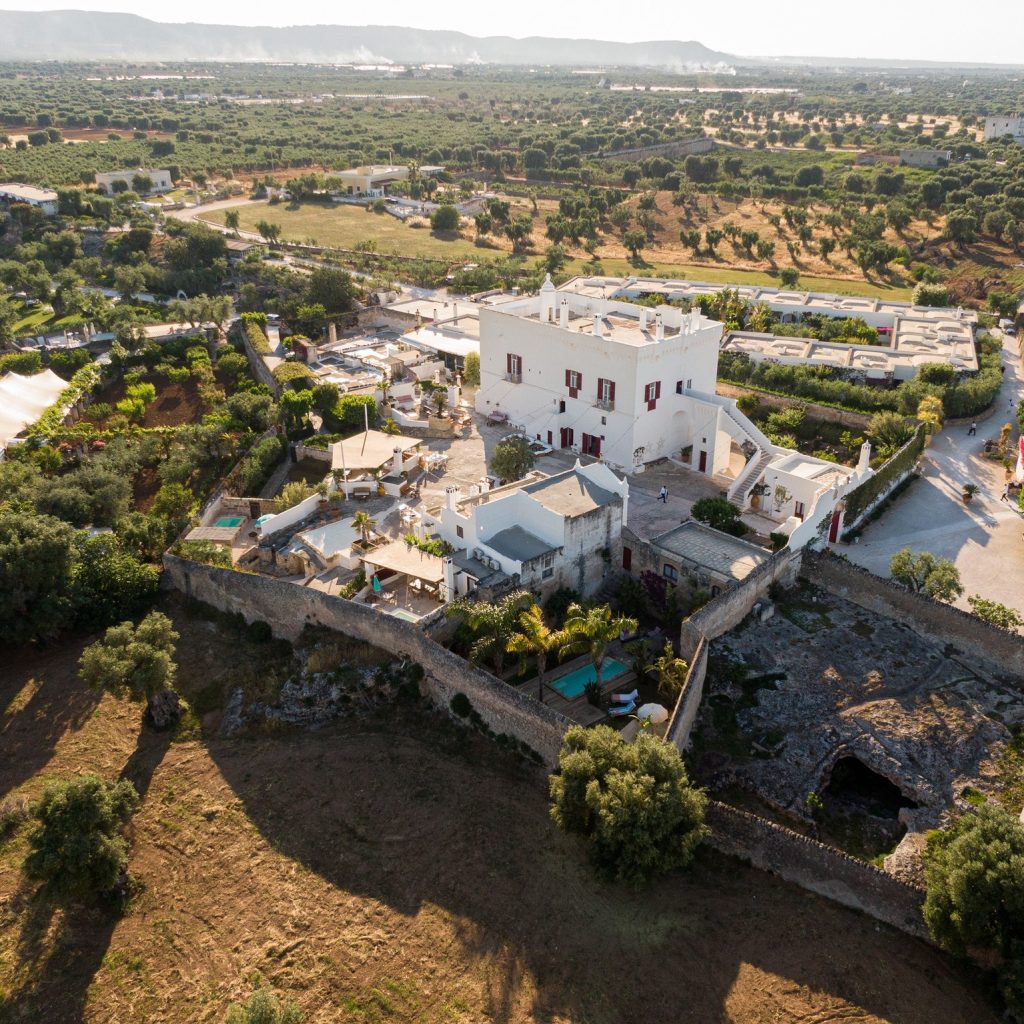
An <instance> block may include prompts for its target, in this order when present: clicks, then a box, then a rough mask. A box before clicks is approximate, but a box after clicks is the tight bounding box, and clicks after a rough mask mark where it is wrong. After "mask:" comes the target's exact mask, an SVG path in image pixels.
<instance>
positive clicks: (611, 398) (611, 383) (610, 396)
mask: <svg viewBox="0 0 1024 1024" xmlns="http://www.w3.org/2000/svg"><path fill="white" fill-rule="evenodd" d="M608 400H609V401H610V402H614V401H615V381H613V380H610V381H608Z"/></svg>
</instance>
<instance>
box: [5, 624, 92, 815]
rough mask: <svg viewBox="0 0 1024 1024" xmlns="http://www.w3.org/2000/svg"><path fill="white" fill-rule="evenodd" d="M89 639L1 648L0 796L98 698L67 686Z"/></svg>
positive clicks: (40, 762)
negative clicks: (50, 644)
mask: <svg viewBox="0 0 1024 1024" xmlns="http://www.w3.org/2000/svg"><path fill="white" fill-rule="evenodd" d="M88 639H92V638H87V639H77V640H69V641H67V642H62V643H60V644H56V645H54V646H53V647H34V646H32V647H24V648H4V649H0V664H2V665H3V666H4V668H3V671H2V672H0V707H2V708H3V709H4V711H3V712H2V714H0V797H2V796H3V795H4V794H6V793H9V792H11V790H13V789H16V788H17V787H18V786H20V785H21V784H22V783H23V782H25V781H26V780H28V779H30V778H31V777H32V776H33V775H35V774H36V772H38V771H39V770H40V769H41V768H43V766H44V765H46V764H47V762H49V760H50V758H51V756H52V755H53V751H54V749H55V748H56V746H57V743H58V741H59V740H60V738H61V737H62V736H63V735H64V734H65V733H66V732H67V731H68V730H71V729H79V728H81V727H82V726H83V725H84V724H85V722H87V721H88V719H89V717H90V715H91V714H92V712H93V710H94V709H95V707H96V705H97V704H98V703H99V701H100V698H101V694H99V693H96V692H94V691H92V690H90V689H89V688H88V687H86V686H77V687H69V686H68V685H67V680H68V676H69V674H73V673H74V672H76V671H77V664H78V658H79V656H80V655H81V653H82V648H83V647H84V646H85V644H86V643H87V642H88Z"/></svg>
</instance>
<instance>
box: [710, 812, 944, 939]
mask: <svg viewBox="0 0 1024 1024" xmlns="http://www.w3.org/2000/svg"><path fill="white" fill-rule="evenodd" d="M707 823H708V825H710V827H711V837H710V839H709V842H710V844H711V845H712V846H714V847H715V849H716V850H719V851H720V852H721V853H726V854H729V855H731V856H733V857H739V858H740V859H741V860H745V861H748V862H749V863H750V864H752V865H753V866H754V867H756V868H760V869H761V870H762V871H770V872H772V874H774V875H778V876H779V877H780V878H784V879H785V880H786V881H787V882H794V883H795V884H797V885H799V886H800V887H801V888H804V889H808V890H810V891H811V892H816V893H818V894H819V895H820V896H825V897H826V898H828V899H830V900H834V901H835V902H836V903H841V904H843V905H844V906H846V907H852V908H853V909H855V910H860V911H863V912H864V913H866V914H870V915H871V916H872V917H874V918H876V919H877V920H879V921H884V922H885V923H886V924H890V925H892V926H893V927H895V928H899V929H900V930H901V931H904V932H907V933H908V934H909V935H913V936H915V937H917V938H921V939H927V938H928V930H927V928H926V926H925V923H924V919H923V918H922V916H921V906H922V904H923V903H924V895H925V894H924V892H923V890H921V889H917V888H915V887H914V886H912V885H909V884H907V883H906V882H903V881H900V880H899V879H897V878H895V877H893V876H892V875H889V874H886V872H884V871H881V870H880V869H878V868H876V867H874V866H873V865H872V864H867V863H865V862H864V861H859V860H855V859H854V858H853V857H850V856H848V855H847V854H845V853H843V852H842V851H840V850H836V849H833V848H832V847H830V846H825V845H824V844H823V843H819V842H817V841H816V840H814V839H809V838H808V837H807V836H802V835H800V834H799V833H797V832H793V831H791V830H790V829H788V828H783V827H782V826H781V825H776V824H775V823H774V822H771V821H768V820H767V819H765V818H760V817H758V816H757V815H755V814H750V813H749V812H747V811H741V810H739V809H738V808H736V807H730V806H728V805H727V804H722V803H719V802H717V801H714V800H713V801H711V802H710V804H709V806H708V814H707Z"/></svg>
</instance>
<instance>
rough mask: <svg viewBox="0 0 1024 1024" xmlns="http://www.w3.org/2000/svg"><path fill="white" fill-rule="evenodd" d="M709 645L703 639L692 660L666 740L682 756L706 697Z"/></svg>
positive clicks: (667, 730)
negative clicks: (705, 682) (703, 698)
mask: <svg viewBox="0 0 1024 1024" xmlns="http://www.w3.org/2000/svg"><path fill="white" fill-rule="evenodd" d="M709 646H710V645H709V644H708V641H707V638H706V637H701V639H700V641H699V642H698V644H697V650H696V651H695V652H694V655H693V657H692V658H691V659H690V670H689V671H688V672H687V673H686V679H685V680H684V681H683V686H682V689H681V690H680V691H679V699H678V700H677V701H676V706H675V709H674V710H673V712H672V718H671V719H670V720H669V723H668V729H666V730H665V739H666V740H667V741H668V742H669V743H671V744H672V745H673V746H674V747H675V748H676V750H678V751H679V753H680V754H681V753H682V752H683V751H684V750H685V749H686V748H687V747H688V746H689V744H690V733H691V732H692V731H693V723H694V722H695V721H696V719H697V711H698V709H699V708H700V702H701V698H702V697H703V696H704V677H705V676H706V675H707V671H708V647H709Z"/></svg>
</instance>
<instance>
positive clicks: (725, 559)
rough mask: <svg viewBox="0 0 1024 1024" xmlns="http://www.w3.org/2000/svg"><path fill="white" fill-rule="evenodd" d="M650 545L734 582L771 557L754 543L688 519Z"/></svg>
mask: <svg viewBox="0 0 1024 1024" xmlns="http://www.w3.org/2000/svg"><path fill="white" fill-rule="evenodd" d="M651 544H652V545H654V546H655V547H656V548H658V549H659V550H660V551H662V552H664V553H666V554H668V555H675V556H676V557H677V558H680V559H683V560H684V561H686V562H688V563H689V564H690V565H693V566H696V567H697V568H700V569H705V570H707V571H709V572H713V573H715V574H716V575H718V576H724V577H726V578H727V579H731V580H735V581H736V582H737V583H738V582H740V581H741V580H744V579H746V578H747V577H748V576H749V575H750V574H751V573H752V572H753V571H754V570H755V569H756V568H757V567H758V566H759V565H761V564H763V563H764V562H766V561H768V559H769V558H770V557H771V555H770V554H769V552H767V551H765V550H764V548H759V547H758V546H757V545H756V544H750V543H748V542H747V541H745V540H740V538H739V537H730V536H729V535H728V534H726V533H720V532H719V531H718V530H713V529H712V528H711V527H710V526H705V525H704V524H703V523H698V522H696V521H695V520H692V519H691V520H688V521H687V522H685V523H683V524H682V525H681V526H677V527H675V528H674V529H672V530H669V531H668V532H667V533H663V534H661V535H660V536H658V537H655V538H653V539H652V541H651Z"/></svg>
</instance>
